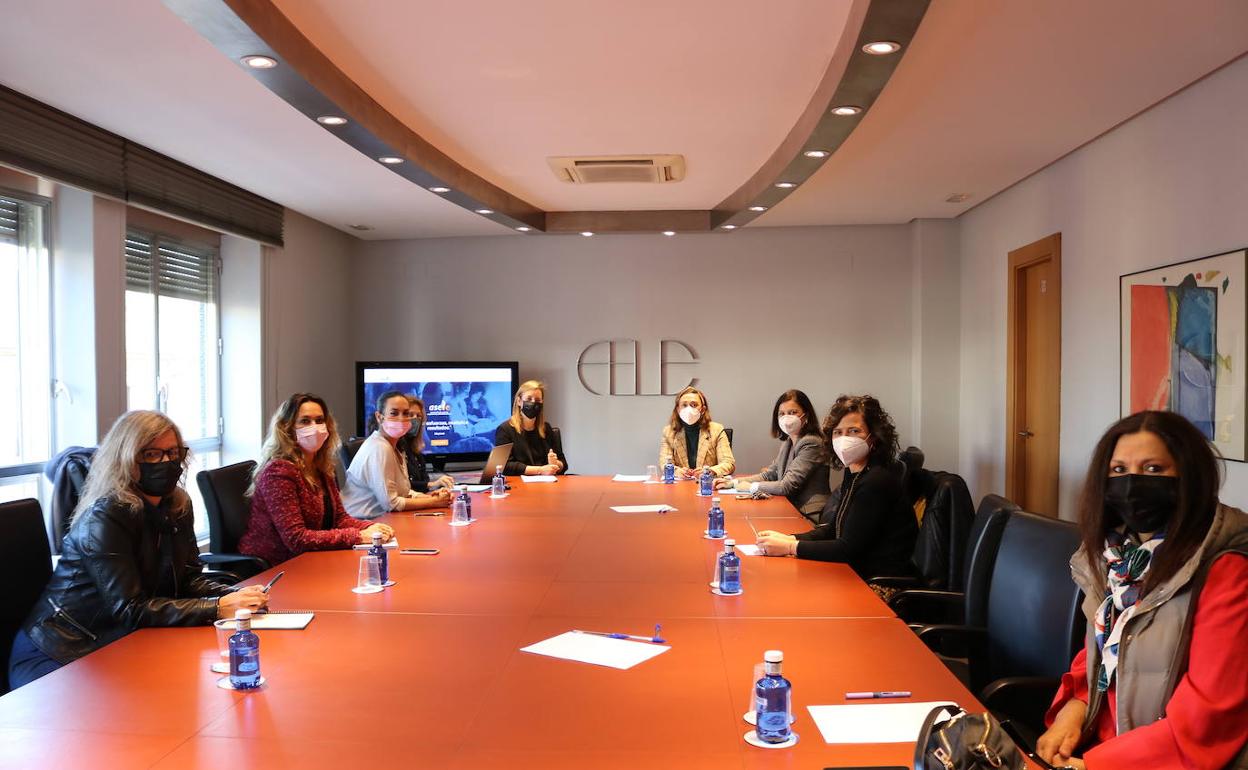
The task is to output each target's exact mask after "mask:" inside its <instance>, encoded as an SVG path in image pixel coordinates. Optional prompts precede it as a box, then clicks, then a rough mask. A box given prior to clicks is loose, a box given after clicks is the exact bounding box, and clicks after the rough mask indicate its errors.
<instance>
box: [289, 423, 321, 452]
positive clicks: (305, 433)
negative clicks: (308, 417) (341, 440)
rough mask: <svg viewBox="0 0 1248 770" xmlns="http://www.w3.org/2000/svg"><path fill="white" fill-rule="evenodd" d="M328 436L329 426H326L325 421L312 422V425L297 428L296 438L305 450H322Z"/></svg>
mask: <svg viewBox="0 0 1248 770" xmlns="http://www.w3.org/2000/svg"><path fill="white" fill-rule="evenodd" d="M328 438H329V428H327V427H325V423H312V424H311V425H304V426H303V427H300V428H295V440H296V441H297V442H299V447H300V448H301V449H302V450H303V451H305V452H318V451H320V449H321V447H322V446H324V444H325V440H326V439H328Z"/></svg>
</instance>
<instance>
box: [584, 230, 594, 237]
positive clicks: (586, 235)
mask: <svg viewBox="0 0 1248 770" xmlns="http://www.w3.org/2000/svg"><path fill="white" fill-rule="evenodd" d="M581 235H583V236H585V237H586V238H588V237H590V236H592V235H593V233H591V232H590V231H588V230H582V231H581Z"/></svg>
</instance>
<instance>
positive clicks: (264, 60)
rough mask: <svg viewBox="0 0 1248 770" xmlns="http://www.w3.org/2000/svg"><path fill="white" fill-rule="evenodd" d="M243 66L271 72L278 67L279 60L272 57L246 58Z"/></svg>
mask: <svg viewBox="0 0 1248 770" xmlns="http://www.w3.org/2000/svg"><path fill="white" fill-rule="evenodd" d="M243 64H246V65H247V66H248V67H251V68H252V69H253V70H271V69H273V68H274V67H276V66H277V59H274V58H273V57H271V56H259V55H256V56H244V57H243Z"/></svg>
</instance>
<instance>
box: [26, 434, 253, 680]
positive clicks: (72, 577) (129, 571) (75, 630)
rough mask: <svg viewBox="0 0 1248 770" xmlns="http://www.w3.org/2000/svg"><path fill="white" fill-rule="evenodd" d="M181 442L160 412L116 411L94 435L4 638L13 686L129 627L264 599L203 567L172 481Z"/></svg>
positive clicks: (195, 617) (181, 463)
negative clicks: (41, 575)
mask: <svg viewBox="0 0 1248 770" xmlns="http://www.w3.org/2000/svg"><path fill="white" fill-rule="evenodd" d="M187 455H188V450H187V448H186V447H185V446H183V444H182V434H181V433H180V432H179V431H178V428H177V426H176V425H174V424H173V422H172V421H171V420H170V419H169V418H168V417H166V416H165V415H163V414H161V413H159V412H141V411H136V412H128V413H126V414H124V415H122V416H121V417H120V418H119V419H118V420H117V422H116V423H114V424H113V427H112V428H111V429H110V430H109V431H108V435H106V436H105V437H104V440H103V441H102V442H100V447H99V449H97V450H96V452H95V457H94V458H93V459H92V461H91V472H90V473H89V474H88V476H87V483H86V487H85V488H84V489H83V492H82V497H81V499H80V502H79V503H78V507H77V508H76V509H75V510H74V514H73V520H72V522H71V523H70V526H69V532H67V533H66V534H65V539H64V540H63V541H62V543H61V558H60V561H58V562H57V564H56V569H55V570H54V571H53V573H52V577H51V579H50V580H49V581H48V585H47V586H46V587H45V588H44V589H43V593H42V594H41V595H40V596H39V599H38V601H36V602H35V606H34V607H33V608H32V609H31V611H30V614H29V615H28V616H27V617H26V622H25V623H24V624H23V625H22V627H21V629H20V630H18V632H17V636H16V638H14V640H13V650H12V653H11V654H10V656H9V683H10V685H11V686H12V687H14V688H17V687H21V686H22V685H24V684H27V683H28V682H32V681H34V680H35V679H38V678H39V677H41V676H43V675H45V674H48V673H50V672H52V671H54V670H56V669H58V668H60V667H61V666H63V665H65V664H66V663H69V662H70V661H73V660H77V659H78V658H81V657H82V656H83V655H86V654H87V653H90V652H94V651H95V650H98V649H99V648H101V647H103V646H104V645H106V644H109V643H110V642H114V641H116V640H118V639H120V638H121V637H123V636H125V635H126V634H128V633H130V632H131V631H134V630H135V629H138V628H144V627H149V626H195V625H207V624H209V623H212V621H214V620H216V619H217V618H232V617H234V611H235V610H240V609H249V610H258V609H260V608H261V607H263V606H264V605H265V595H264V591H263V588H262V587H261V586H259V585H253V586H247V587H246V588H242V589H238V590H234V589H233V588H232V587H231V586H230V585H228V584H227V583H224V582H220V581H217V580H213V579H212V578H209V577H206V576H205V575H204V574H203V564H202V563H201V562H200V560H199V548H198V546H197V545H196V544H195V522H194V516H193V514H192V511H191V500H190V498H189V497H187V494H186V492H185V491H184V490H183V489H182V488H181V487H180V486H178V481H179V480H180V479H181V478H182V474H183V472H184V471H185V470H186V459H187Z"/></svg>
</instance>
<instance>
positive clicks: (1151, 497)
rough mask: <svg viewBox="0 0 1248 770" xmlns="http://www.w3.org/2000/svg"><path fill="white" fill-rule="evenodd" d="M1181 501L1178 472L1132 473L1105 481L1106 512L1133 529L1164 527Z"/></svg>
mask: <svg viewBox="0 0 1248 770" xmlns="http://www.w3.org/2000/svg"><path fill="white" fill-rule="evenodd" d="M1178 503H1179V479H1178V477H1177V476H1146V475H1142V474H1137V473H1132V474H1130V475H1127V476H1113V477H1111V478H1109V479H1108V480H1106V482H1105V512H1106V513H1110V514H1113V515H1116V516H1117V517H1118V518H1119V519H1121V520H1122V523H1123V524H1126V525H1127V528H1128V529H1130V530H1131V531H1133V532H1157V531H1159V530H1161V529H1163V528H1164V527H1165V526H1166V522H1168V521H1170V517H1171V516H1172V515H1174V511H1175V508H1176V507H1178Z"/></svg>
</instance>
